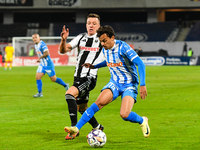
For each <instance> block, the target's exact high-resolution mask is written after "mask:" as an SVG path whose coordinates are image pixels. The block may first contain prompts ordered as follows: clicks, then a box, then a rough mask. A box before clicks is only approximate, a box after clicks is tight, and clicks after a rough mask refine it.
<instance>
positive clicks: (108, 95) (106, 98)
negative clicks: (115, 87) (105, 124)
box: [95, 89, 113, 109]
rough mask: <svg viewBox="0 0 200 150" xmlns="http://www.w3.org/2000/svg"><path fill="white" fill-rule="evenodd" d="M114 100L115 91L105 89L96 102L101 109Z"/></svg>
mask: <svg viewBox="0 0 200 150" xmlns="http://www.w3.org/2000/svg"><path fill="white" fill-rule="evenodd" d="M112 101H113V93H112V91H111V90H110V89H104V90H103V91H102V92H101V93H100V95H99V97H98V98H97V100H96V101H95V103H96V104H97V106H98V107H99V109H101V108H103V107H104V106H105V105H107V104H109V103H111V102H112Z"/></svg>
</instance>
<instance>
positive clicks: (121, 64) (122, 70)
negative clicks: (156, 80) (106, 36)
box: [103, 40, 139, 84]
mask: <svg viewBox="0 0 200 150" xmlns="http://www.w3.org/2000/svg"><path fill="white" fill-rule="evenodd" d="M103 54H104V56H105V58H106V62H107V66H108V67H109V71H110V73H111V79H112V80H114V81H115V82H116V83H122V84H129V83H133V82H134V83H137V84H138V83H139V80H138V73H137V68H136V66H135V64H134V63H133V62H132V61H133V60H134V59H135V58H137V57H138V55H137V53H136V52H135V51H134V50H133V49H132V48H131V47H130V46H129V45H128V44H127V43H125V42H123V41H121V40H115V45H114V46H113V47H112V48H111V49H107V50H105V49H104V48H103Z"/></svg>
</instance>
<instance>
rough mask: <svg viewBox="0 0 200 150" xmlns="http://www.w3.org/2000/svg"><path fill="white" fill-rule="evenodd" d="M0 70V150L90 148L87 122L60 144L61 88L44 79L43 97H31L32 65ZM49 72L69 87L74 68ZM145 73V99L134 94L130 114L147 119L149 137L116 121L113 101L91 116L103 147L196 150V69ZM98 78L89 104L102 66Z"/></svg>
mask: <svg viewBox="0 0 200 150" xmlns="http://www.w3.org/2000/svg"><path fill="white" fill-rule="evenodd" d="M0 69H1V71H0V75H1V77H0V87H1V90H0V150H87V149H88V150H90V149H92V148H91V147H90V146H89V145H88V144H87V141H86V136H87V134H88V133H89V132H90V131H91V129H92V127H91V126H90V125H89V124H88V123H87V124H86V125H85V126H84V127H83V128H82V129H81V130H80V136H79V137H78V138H76V139H74V140H70V141H66V140H65V136H66V135H67V134H66V133H65V132H64V127H65V126H66V125H68V126H69V125H70V119H69V115H68V110H67V109H68V108H67V103H66V101H65V96H64V95H65V89H64V87H62V86H60V85H58V84H56V83H52V82H51V81H50V79H49V77H48V76H47V75H45V76H44V77H43V79H42V82H43V95H44V97H43V98H33V97H32V95H34V94H36V93H37V88H36V81H35V73H36V69H37V67H13V69H12V70H11V71H10V70H6V71H5V70H4V68H3V67H0ZM55 69H56V75H57V77H60V78H62V79H63V80H64V81H65V82H68V83H69V84H70V85H72V83H73V73H74V66H56V67H55ZM146 75H147V77H146V85H147V91H148V96H147V99H145V100H141V99H140V98H139V96H138V102H137V103H136V104H135V105H134V107H133V111H135V112H136V113H138V114H139V115H141V116H143V115H144V116H147V117H148V118H149V125H150V128H151V135H150V137H149V138H144V137H143V134H142V131H141V128H140V126H139V125H138V124H133V123H130V122H125V121H123V120H122V119H121V118H120V115H119V111H120V103H121V99H120V98H117V99H116V100H115V101H114V102H112V103H111V104H109V105H107V106H106V107H105V108H103V109H102V110H101V111H100V112H98V113H97V114H96V115H95V116H96V118H97V120H98V121H99V123H101V124H103V125H104V127H105V130H104V132H105V133H106V135H107V143H106V144H105V146H104V147H103V149H106V150H111V149H118V150H124V149H126V150H138V149H145V150H177V149H180V150H182V149H185V150H189V149H191V150H194V149H200V134H199V133H200V121H199V119H200V67H199V66H153V67H150V66H147V67H146ZM98 76H99V78H98V81H97V86H96V88H95V89H94V90H93V91H92V92H91V93H90V101H89V105H91V104H92V103H93V102H94V101H95V100H96V98H97V97H98V95H99V93H100V90H101V89H102V88H103V86H104V85H106V83H107V82H108V81H109V78H110V74H109V71H108V68H102V69H100V70H99V72H98ZM48 87H49V89H47V88H48ZM79 118H80V115H79Z"/></svg>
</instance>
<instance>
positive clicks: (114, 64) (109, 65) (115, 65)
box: [107, 62, 122, 67]
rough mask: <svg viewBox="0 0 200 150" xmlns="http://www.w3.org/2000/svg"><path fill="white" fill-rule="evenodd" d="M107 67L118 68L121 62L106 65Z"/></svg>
mask: <svg viewBox="0 0 200 150" xmlns="http://www.w3.org/2000/svg"><path fill="white" fill-rule="evenodd" d="M107 66H108V67H119V66H122V62H119V63H107Z"/></svg>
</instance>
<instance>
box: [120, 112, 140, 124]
mask: <svg viewBox="0 0 200 150" xmlns="http://www.w3.org/2000/svg"><path fill="white" fill-rule="evenodd" d="M123 120H125V121H130V122H134V123H139V124H142V122H143V118H142V117H141V116H139V115H138V114H136V113H135V112H132V111H131V112H130V114H129V116H128V117H127V118H123Z"/></svg>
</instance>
